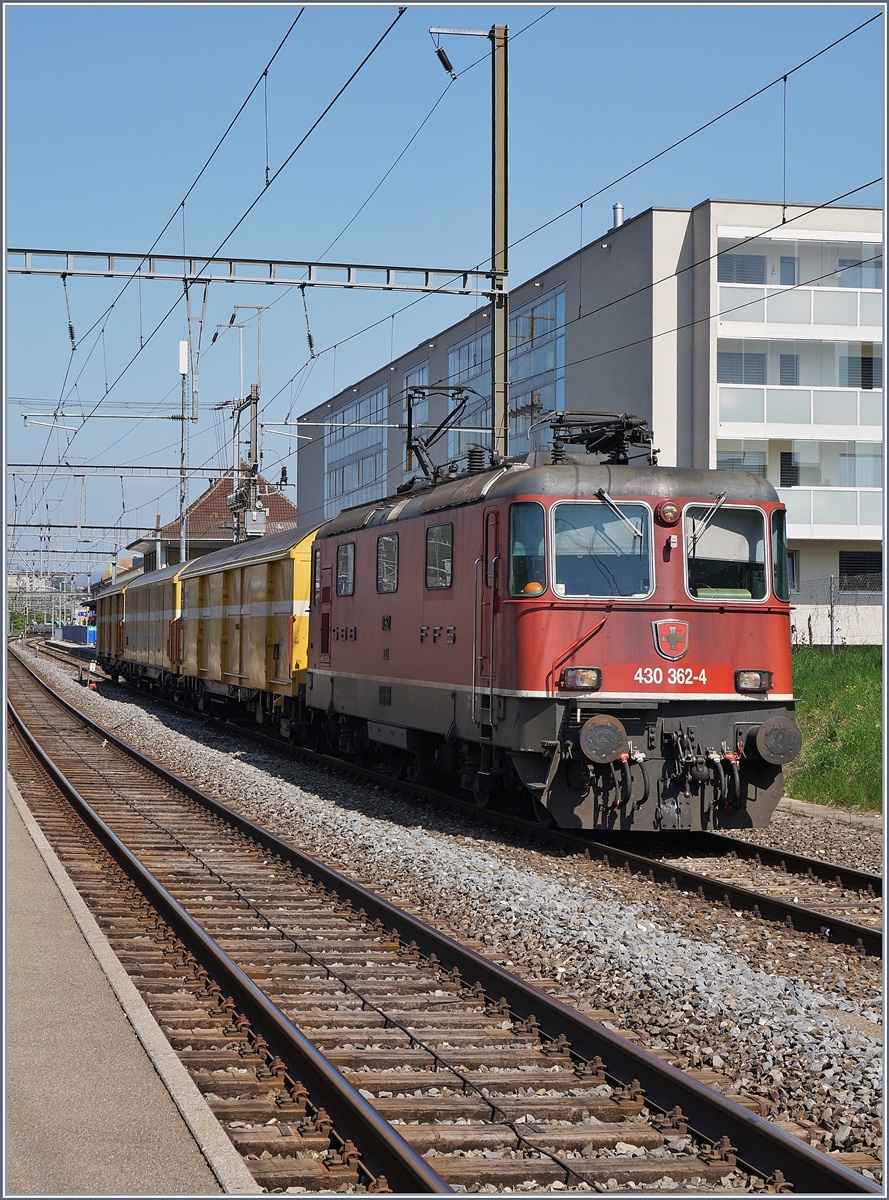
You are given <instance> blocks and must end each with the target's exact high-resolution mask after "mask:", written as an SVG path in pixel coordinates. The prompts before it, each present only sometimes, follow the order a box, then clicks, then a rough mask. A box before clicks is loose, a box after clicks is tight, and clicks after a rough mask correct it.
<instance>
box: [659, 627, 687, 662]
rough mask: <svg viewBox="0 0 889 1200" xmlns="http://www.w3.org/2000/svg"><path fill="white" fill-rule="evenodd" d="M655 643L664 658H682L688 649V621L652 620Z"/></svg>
mask: <svg viewBox="0 0 889 1200" xmlns="http://www.w3.org/2000/svg"><path fill="white" fill-rule="evenodd" d="M651 628H652V632H653V633H654V645H655V649H656V650H657V652H658V654H660V655H662V657H664V658H671V659H677V658H682V656H683V655H684V654H685V652H686V650H687V649H688V621H652V623H651Z"/></svg>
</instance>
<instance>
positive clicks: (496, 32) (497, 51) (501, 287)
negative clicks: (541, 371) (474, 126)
mask: <svg viewBox="0 0 889 1200" xmlns="http://www.w3.org/2000/svg"><path fill="white" fill-rule="evenodd" d="M429 33H430V34H431V35H432V36H433V38H435V37H439V36H441V34H459V35H461V36H465V37H486V38H488V39H489V40H490V42H491V270H490V273H489V278H490V280H491V454H492V456H493V458H494V459H495V460H496V459H498V458H505V457H506V454H507V452H508V449H509V380H508V377H507V375H508V371H507V368H508V363H507V338H508V333H509V291H508V289H507V286H506V281H507V273H508V264H507V252H508V248H509V228H508V212H509V128H508V125H509V122H508V109H509V103H508V98H509V89H508V75H509V52H508V38H509V26H508V25H492V26H491V28H490V29H489V30H487V31H486V30H483V29H430V30H429ZM435 53H436V55H437V56H438V60H439V62H440V63H441V65H442V66H443V67H444V69H445V70H446V71H447V72H448V74H449V75H450V76H451V78H452V79H455V78H456V74H455V72H454V68H453V66H452V65H451V61H450V59H449V58H448V56H447V54H446V52H445V50H444V47H443V46H440V45H438V43H436V50H435Z"/></svg>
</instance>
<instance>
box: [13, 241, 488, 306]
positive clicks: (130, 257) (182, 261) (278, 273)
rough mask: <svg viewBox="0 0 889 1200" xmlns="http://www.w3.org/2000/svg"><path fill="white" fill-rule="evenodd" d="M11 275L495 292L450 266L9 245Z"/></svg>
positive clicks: (480, 277)
mask: <svg viewBox="0 0 889 1200" xmlns="http://www.w3.org/2000/svg"><path fill="white" fill-rule="evenodd" d="M6 273H7V274H8V275H58V276H63V277H65V278H68V279H75V278H78V277H80V278H86V279H166V280H169V281H171V282H176V283H180V284H181V283H184V284H187V285H188V286H191V285H192V284H196V283H250V284H255V283H264V284H277V285H279V286H284V287H337V288H355V289H356V290H361V289H364V290H376V291H380V290H382V291H392V292H436V293H439V294H440V295H444V296H482V297H485V298H490V297H491V296H492V294H493V292H494V291H495V290H496V291H498V292H499V291H501V290H502V289H501V288H499V287H492V283H491V275H490V272H485V271H481V270H478V269H472V270H465V269H464V268H462V267H460V268H457V269H456V270H452V269H448V268H444V267H395V266H380V265H375V264H360V265H359V264H354V263H351V264H350V263H319V262H308V261H300V260H295V259H265V258H263V259H260V258H213V257H210V258H202V257H200V256H199V255H197V256H196V255H187V256H186V255H182V254H155V253H153V252H152V253H148V254H123V253H108V252H106V251H99V250H35V249H21V248H15V249H7V251H6Z"/></svg>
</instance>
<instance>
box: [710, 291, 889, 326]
mask: <svg viewBox="0 0 889 1200" xmlns="http://www.w3.org/2000/svg"><path fill="white" fill-rule="evenodd" d="M718 303H719V314H718V315H719V320H720V321H746V322H752V323H759V324H765V323H768V324H771V325H849V326H853V327H854V326H856V325H867V326H877V327H879V326H881V325H882V323H883V311H882V310H883V294H882V292H881V291H878V290H864V289H859V288H825V287H817V288H816V287H811V288H802V287H797V288H786V287H784V288H771V287H762V286H760V285H757V284H752V283H721V284H720V285H719V300H718Z"/></svg>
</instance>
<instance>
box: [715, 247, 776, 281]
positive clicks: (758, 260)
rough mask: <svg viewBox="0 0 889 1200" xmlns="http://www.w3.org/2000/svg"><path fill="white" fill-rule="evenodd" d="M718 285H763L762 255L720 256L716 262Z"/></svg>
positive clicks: (764, 259) (764, 275) (764, 262)
mask: <svg viewBox="0 0 889 1200" xmlns="http://www.w3.org/2000/svg"><path fill="white" fill-rule="evenodd" d="M716 278H717V280H718V282H719V283H765V281H766V256H765V255H764V254H720V255H719V257H718V258H717V260H716Z"/></svg>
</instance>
